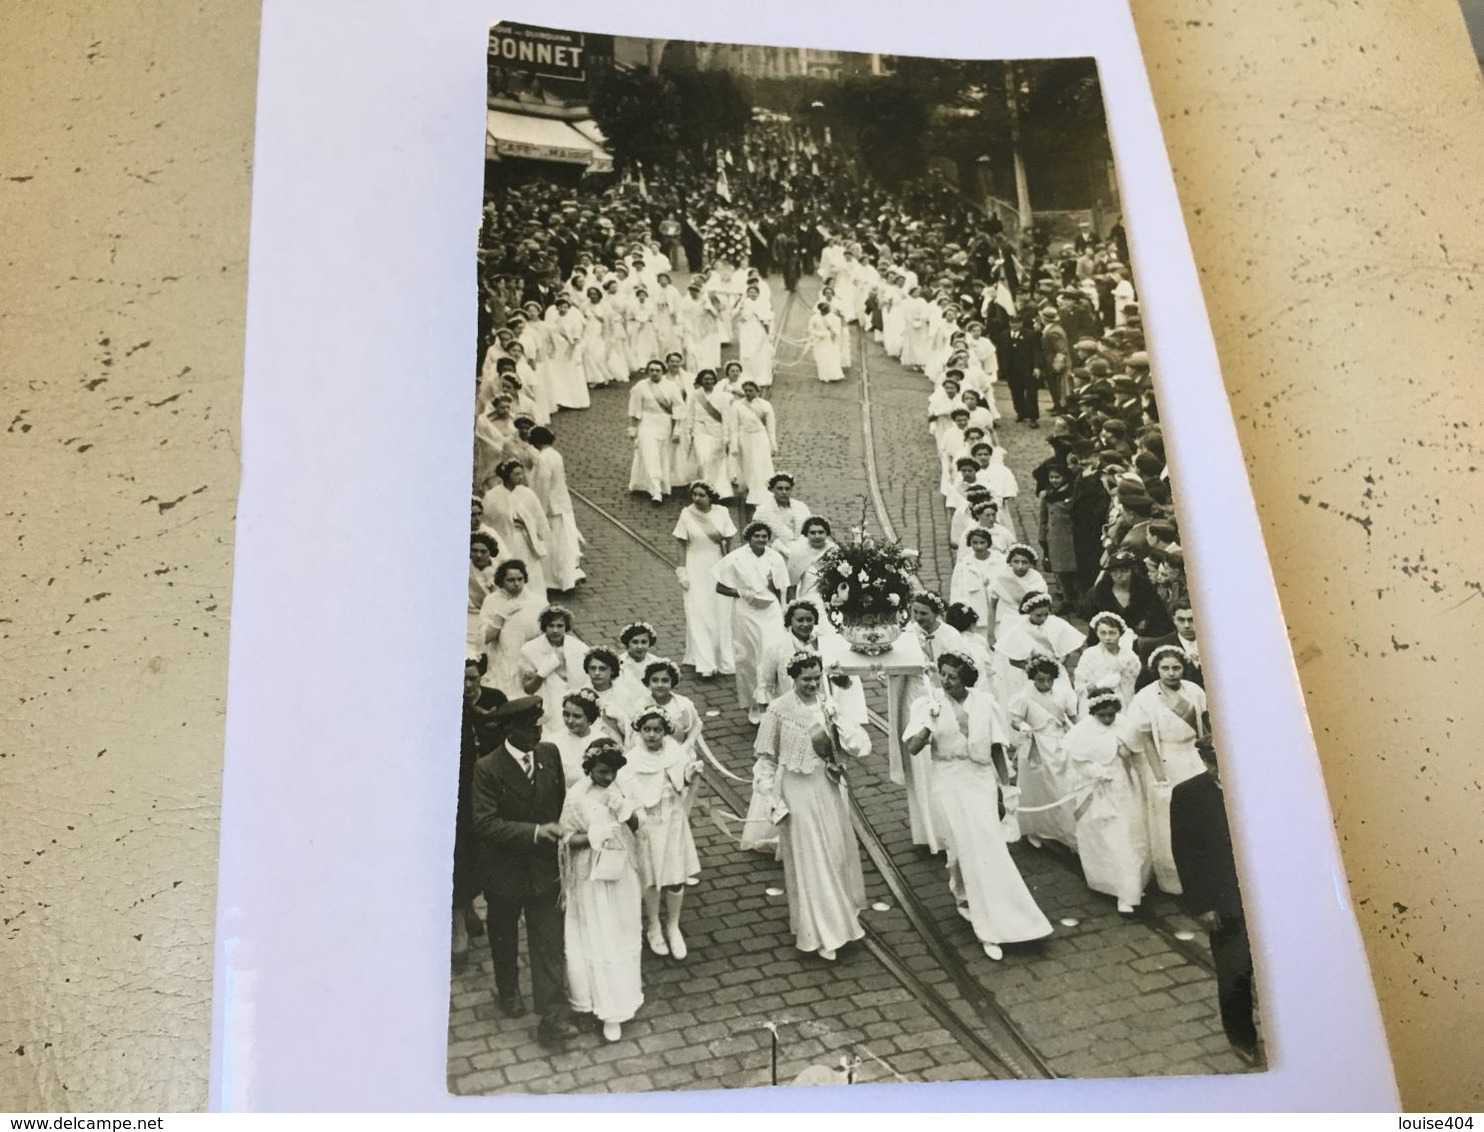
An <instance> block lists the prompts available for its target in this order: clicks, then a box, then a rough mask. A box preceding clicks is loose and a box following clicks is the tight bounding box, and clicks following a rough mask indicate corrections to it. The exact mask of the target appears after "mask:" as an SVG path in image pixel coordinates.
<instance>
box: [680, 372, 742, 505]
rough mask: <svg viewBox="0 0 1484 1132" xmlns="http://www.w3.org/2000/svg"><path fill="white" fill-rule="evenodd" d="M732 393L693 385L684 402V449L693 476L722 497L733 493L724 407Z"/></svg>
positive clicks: (728, 403)
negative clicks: (685, 441) (692, 465)
mask: <svg viewBox="0 0 1484 1132" xmlns="http://www.w3.org/2000/svg"><path fill="white" fill-rule="evenodd" d="M731 401H732V398H731V394H729V393H723V392H722V391H721V390H720V389H713V390H712V391H711V392H710V393H707V392H706V391H705V390H704V389H699V388H698V389H695V390H693V391H692V392H691V395H690V397H689V398H687V400H686V403H685V420H684V424H683V426H682V427H684V428H685V429H686V434H687V439H688V441H689V443H688V445H687V446H686V447H687V451H688V453H689V456H690V460H691V462H692V463H693V464H694V473H693V475H692V477H691V478H692V479H698V480H702V481H704V482H705V483H708V484H710V485H711V486H712V487H713V488H714V489H715V490H716V492H717V494H719V495H720V496H721V497H722V498H723V499H730V498H731V496H732V473H731V470H730V468H729V466H728V460H727V409H728V407H729V406H730V405H731Z"/></svg>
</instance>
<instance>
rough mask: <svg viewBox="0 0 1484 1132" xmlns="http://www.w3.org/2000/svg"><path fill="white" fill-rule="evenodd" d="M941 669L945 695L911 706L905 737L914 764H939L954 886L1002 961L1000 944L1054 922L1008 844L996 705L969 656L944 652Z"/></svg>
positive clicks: (988, 949)
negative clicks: (927, 761)
mask: <svg viewBox="0 0 1484 1132" xmlns="http://www.w3.org/2000/svg"><path fill="white" fill-rule="evenodd" d="M937 670H938V675H939V678H940V679H941V681H942V690H941V692H938V691H933V692H930V693H929V694H928V695H925V696H922V697H921V698H919V699H918V700H917V701H916V702H915V703H914V704H913V705H912V709H911V712H910V714H909V717H908V720H907V726H906V730H905V731H903V733H902V740H903V742H904V743H905V744H906V749H907V751H908V753H909V754H911V755H913V756H914V757H915V761H921V757H920V756H921V753H922V752H924V751H926V752H927V753H928V755H929V757H930V758H931V759H932V761H933V763H934V771H933V782H934V790H933V802H934V806H935V808H936V810H937V813H938V821H939V823H940V824H941V825H942V827H943V831H944V840H945V841H946V842H947V848H948V876H949V887H950V888H951V889H952V891H953V896H954V899H955V900H956V901H957V902H958V911H959V915H960V916H962V917H963V918H964V919H965V920H967V921H968V922H969V923H970V924H971V925H972V926H973V929H974V935H975V936H976V937H978V939H979V942H980V944H981V945H982V946H983V948H984V953H985V954H986V955H988V956H989V957H990V958H991V959H995V960H999V959H1003V958H1004V951H1003V950H1002V949H1001V947H1000V945H1001V944H1004V943H1019V942H1022V941H1025V940H1032V939H1042V938H1044V937H1046V936H1048V935H1050V934H1051V932H1052V928H1051V922H1050V921H1049V920H1047V919H1046V916H1045V915H1044V914H1043V913H1042V912H1041V909H1040V908H1039V907H1037V906H1036V901H1035V898H1034V897H1033V896H1031V893H1030V889H1028V888H1027V887H1026V885H1025V881H1024V880H1023V879H1022V878H1021V876H1020V871H1019V870H1018V869H1017V868H1016V867H1015V862H1014V861H1013V860H1012V859H1011V857H1010V850H1009V849H1008V848H1006V846H1005V834H1004V830H1003V828H1002V826H1001V823H1000V816H999V791H1000V787H1001V785H1002V784H1003V783H1004V782H1006V781H1008V779H1009V777H1010V773H1009V767H1008V765H1007V764H1006V762H1005V744H1006V741H1007V734H1006V728H1005V723H1004V720H1003V719H1002V718H1001V717H1000V713H999V706H998V705H997V704H996V703H995V702H994V699H993V697H991V696H990V695H989V694H988V693H987V692H985V691H983V690H982V689H978V688H977V687H976V685H977V684H978V680H979V670H978V669H977V668H976V667H975V665H974V661H973V659H972V658H971V657H969V656H967V655H964V654H961V653H953V652H950V653H945V654H944V655H942V656H940V657H939V658H938V664H937Z"/></svg>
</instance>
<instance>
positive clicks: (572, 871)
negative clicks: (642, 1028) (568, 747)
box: [560, 739, 644, 1042]
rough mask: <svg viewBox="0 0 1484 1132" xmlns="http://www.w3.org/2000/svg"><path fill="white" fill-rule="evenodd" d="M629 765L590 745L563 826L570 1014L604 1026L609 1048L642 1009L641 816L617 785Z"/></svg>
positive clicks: (613, 749) (611, 747)
mask: <svg viewBox="0 0 1484 1132" xmlns="http://www.w3.org/2000/svg"><path fill="white" fill-rule="evenodd" d="M626 762H627V760H626V759H625V758H624V756H623V752H622V751H621V750H619V747H618V744H617V743H615V742H613V741H612V740H609V739H599V740H597V741H595V742H594V743H593V744H592V745H591V746H590V747H589V748H588V751H587V754H586V756H585V757H584V759H583V761H582V769H583V771H584V772H585V773H586V775H587V777H586V778H584V779H580V780H579V781H578V782H577V783H576V784H575V785H573V786H572V787H571V788H569V789H568V791H567V797H566V800H565V801H564V802H563V804H562V818H561V827H562V842H561V856H560V861H561V866H562V871H561V875H562V897H563V901H562V902H563V905H564V907H565V908H566V924H565V932H564V935H565V938H566V948H565V950H566V958H567V997H568V1001H569V1002H570V1004H571V1006H572V1010H573V1011H574V1013H577V1014H591V1015H593V1016H595V1017H596V1018H597V1019H598V1020H599V1021H600V1022H602V1023H603V1037H604V1039H605V1040H607V1041H610V1042H616V1041H618V1040H619V1038H621V1037H622V1036H623V1023H625V1022H627V1021H628V1020H629V1019H630V1018H632V1017H633V1016H634V1015H635V1014H637V1013H638V1012H639V1007H641V1006H642V1005H643V1004H644V987H643V984H642V982H641V978H640V958H641V950H642V945H641V943H640V933H641V930H642V928H641V924H640V919H639V907H640V899H641V897H640V891H641V888H640V882H639V870H638V861H639V843H638V839H637V838H636V837H635V831H636V830H638V829H639V828H640V825H639V815H638V813H637V812H636V808H635V805H634V802H633V800H632V799H630V798H629V797H628V796H627V795H626V794H625V793H624V791H623V788H622V787H621V786H619V785H618V784H617V781H616V780H617V778H618V775H619V774H620V773H621V772H622V770H623V768H624V765H625V763H626Z"/></svg>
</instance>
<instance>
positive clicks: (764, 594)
mask: <svg viewBox="0 0 1484 1132" xmlns="http://www.w3.org/2000/svg"><path fill="white" fill-rule="evenodd" d="M712 573H713V578H712V584H713V586H714V585H715V584H717V583H720V584H721V585H724V586H727V587H728V588H730V589H734V590H736V591H737V592H738V593H739V594H741V595H742V596H741V597H735V598H727V599H726V600H728V601H730V602H731V603H732V610H731V622H732V649H733V653H734V656H735V660H736V669H737V702H738V704H740V705H741V707H742V709H743V710H744V711H749V712H755V711H756V708H757V705H756V704H755V703H754V701H753V693H754V692H755V691H756V689H757V671H758V665H759V664H760V663H762V659H763V654H764V652H765V651H766V650H767V648H768V646H769V645H770V644H771V643H772V642H773V641H774V640H776V639H777V638H779V637H780V636H782V634H783V632H784V629H783V616H782V606H781V605H780V604H779V601H778V598H777V596H776V595H775V594H774V593H773V590H776V591H777V592H778V593H780V594H781V593H785V592H787V589H788V564H787V563H786V562H784V560H783V557H782V555H780V554H779V553H778V552H777V551H775V550H773V549H772V548H771V547H764V548H763V552H762V554H760V555H759V554H754V553H753V550H752V547H751V546H750V545H749V546H739V547H738V548H737V549H736V550H734V551H732V552H731V553H730V554H728V555H727V556H726V557H725V558H723V559H722V560H721V561H720V562H718V563H717V564H716V567H715V569H714V570H713V572H712ZM770 585H771V587H772V588H771V589H770V588H769V587H770ZM749 598H757V599H762V600H763V602H764V604H759V605H753V604H752V602H751V601H749V600H748V599H749ZM754 718H756V717H755V716H754Z"/></svg>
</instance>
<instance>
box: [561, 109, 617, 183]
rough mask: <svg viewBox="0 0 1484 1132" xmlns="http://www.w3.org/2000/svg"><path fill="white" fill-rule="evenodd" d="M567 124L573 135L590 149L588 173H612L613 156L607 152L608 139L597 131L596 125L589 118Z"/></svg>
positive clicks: (601, 132) (600, 131)
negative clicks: (591, 159) (590, 156)
mask: <svg viewBox="0 0 1484 1132" xmlns="http://www.w3.org/2000/svg"><path fill="white" fill-rule="evenodd" d="M568 124H569V125H570V126H571V128H572V132H573V133H575V134H577V135H578V136H579V137H580V138H582V140H583V141H584V142H586V143H587V144H588V145H590V146H591V147H592V153H593V163H592V164H591V165H589V166H588V172H590V173H612V172H613V155H612V154H611V153H609V152H608V149H607V146H608V139H607V138H605V137H604V136H603V131H602V130H600V129H598V124H597V123H596V122H594V121H593V120H592V119H591V118H583V119H582V120H581V121H577V122H571V123H568Z"/></svg>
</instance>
